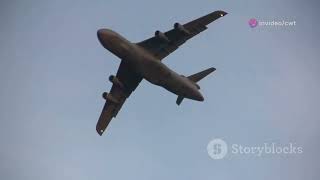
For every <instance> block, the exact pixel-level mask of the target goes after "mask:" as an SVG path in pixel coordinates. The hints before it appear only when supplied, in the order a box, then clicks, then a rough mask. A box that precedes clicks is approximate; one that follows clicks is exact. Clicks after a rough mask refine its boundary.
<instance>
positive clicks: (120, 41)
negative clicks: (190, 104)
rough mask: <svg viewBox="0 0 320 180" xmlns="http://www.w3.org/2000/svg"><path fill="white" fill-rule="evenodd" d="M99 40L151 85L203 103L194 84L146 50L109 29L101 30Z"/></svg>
mask: <svg viewBox="0 0 320 180" xmlns="http://www.w3.org/2000/svg"><path fill="white" fill-rule="evenodd" d="M98 38H99V41H100V43H101V44H102V45H103V47H105V48H106V49H108V50H109V51H110V52H112V53H113V54H114V55H116V56H118V57H119V58H120V59H122V60H123V61H127V62H128V63H129V64H130V65H131V67H132V69H133V70H134V71H135V72H136V73H138V74H139V75H141V76H142V77H143V78H144V79H146V80H147V81H149V82H150V83H152V84H155V85H158V86H161V87H163V88H165V89H167V90H168V91H170V92H172V93H174V94H176V95H179V96H183V97H186V98H189V99H193V100H197V101H203V96H202V95H201V93H200V92H199V90H198V87H197V85H196V84H195V83H194V82H192V81H190V80H189V79H188V78H186V77H184V76H181V75H179V74H177V73H176V72H174V71H173V70H171V69H170V68H169V67H167V66H166V65H165V64H163V63H162V62H161V61H160V60H159V59H157V58H155V57H154V56H153V55H152V54H151V53H149V52H148V51H146V50H145V49H144V48H142V47H140V46H138V45H136V44H134V43H131V42H130V41H128V40H126V39H125V38H123V37H122V36H120V35H119V34H118V33H116V32H114V31H112V30H109V29H100V30H99V31H98Z"/></svg>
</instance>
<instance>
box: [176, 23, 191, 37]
mask: <svg viewBox="0 0 320 180" xmlns="http://www.w3.org/2000/svg"><path fill="white" fill-rule="evenodd" d="M174 29H176V30H178V31H180V32H183V33H184V34H186V35H190V32H189V31H188V30H187V29H186V28H184V27H183V25H181V24H179V23H174Z"/></svg>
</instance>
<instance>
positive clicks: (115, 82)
mask: <svg viewBox="0 0 320 180" xmlns="http://www.w3.org/2000/svg"><path fill="white" fill-rule="evenodd" d="M109 81H110V82H112V83H113V84H114V85H116V86H118V87H120V88H124V85H123V83H122V82H121V81H120V80H119V79H118V78H117V77H116V76H114V75H111V76H109Z"/></svg>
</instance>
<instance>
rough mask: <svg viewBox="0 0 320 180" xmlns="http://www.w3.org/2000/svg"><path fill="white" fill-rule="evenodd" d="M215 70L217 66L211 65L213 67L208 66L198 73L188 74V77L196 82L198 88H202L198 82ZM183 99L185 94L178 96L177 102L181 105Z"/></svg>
mask: <svg viewBox="0 0 320 180" xmlns="http://www.w3.org/2000/svg"><path fill="white" fill-rule="evenodd" d="M215 70H216V68H214V67H211V68H208V69H206V70H203V71H201V72H198V73H196V74H193V75H191V76H188V77H187V78H188V79H189V80H190V81H193V82H194V83H196V85H197V87H198V89H200V86H199V85H198V84H197V82H198V81H200V80H201V79H203V78H204V77H206V76H208V75H209V74H210V73H212V72H213V71H215ZM183 99H184V97H183V96H178V98H177V100H176V104H177V105H178V106H179V105H180V104H181V102H182V101H183Z"/></svg>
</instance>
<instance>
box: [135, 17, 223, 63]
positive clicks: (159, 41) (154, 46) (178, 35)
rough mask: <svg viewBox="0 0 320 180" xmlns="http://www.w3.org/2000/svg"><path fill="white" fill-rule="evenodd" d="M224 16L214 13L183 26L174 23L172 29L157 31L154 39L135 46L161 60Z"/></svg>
mask: <svg viewBox="0 0 320 180" xmlns="http://www.w3.org/2000/svg"><path fill="white" fill-rule="evenodd" d="M226 14H227V13H226V12H224V11H215V12H212V13H210V14H207V15H205V16H202V17H200V18H198V19H196V20H193V21H191V22H188V23H186V24H184V25H180V24H179V23H175V25H174V29H172V30H170V31H167V32H165V33H161V32H159V31H157V32H156V35H155V36H154V37H152V38H149V39H146V40H144V41H142V42H139V43H137V45H139V46H141V47H143V48H144V49H146V50H147V51H149V52H151V54H153V55H154V56H155V57H157V58H158V59H160V60H162V59H163V58H165V57H166V56H168V55H169V54H170V53H172V52H173V51H175V50H176V49H178V47H179V46H181V45H182V44H184V43H185V42H186V41H187V40H188V39H191V38H192V37H194V36H196V35H197V34H199V33H200V32H202V31H204V30H206V29H207V25H208V24H210V23H211V22H213V21H215V20H217V19H219V18H220V17H223V16H225V15H226Z"/></svg>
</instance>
